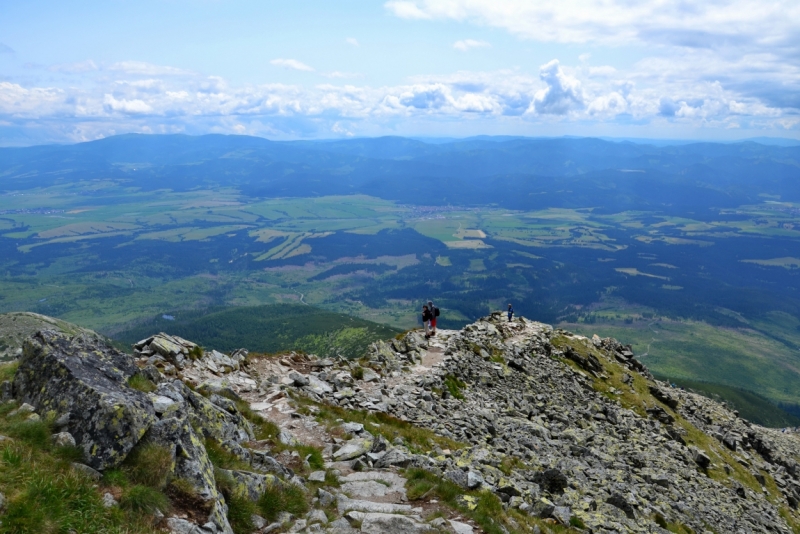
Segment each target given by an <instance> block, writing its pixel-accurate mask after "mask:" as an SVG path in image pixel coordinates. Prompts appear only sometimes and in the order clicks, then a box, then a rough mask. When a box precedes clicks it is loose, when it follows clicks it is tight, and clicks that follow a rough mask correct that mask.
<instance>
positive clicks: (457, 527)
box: [450, 519, 475, 534]
mask: <svg viewBox="0 0 800 534" xmlns="http://www.w3.org/2000/svg"><path fill="white" fill-rule="evenodd" d="M450 527H451V528H452V529H453V530H454V531H455V533H456V534H473V532H475V530H474V529H473V528H472V526H471V525H468V524H466V523H462V522H460V521H454V520H453V519H451V520H450Z"/></svg>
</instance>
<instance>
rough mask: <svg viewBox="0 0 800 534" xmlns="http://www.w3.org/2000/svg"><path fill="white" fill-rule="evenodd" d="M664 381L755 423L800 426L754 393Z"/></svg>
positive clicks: (681, 380) (799, 421)
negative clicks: (703, 396)
mask: <svg viewBox="0 0 800 534" xmlns="http://www.w3.org/2000/svg"><path fill="white" fill-rule="evenodd" d="M664 379H666V380H669V381H671V382H674V383H675V384H676V385H678V386H681V387H684V388H686V389H689V390H692V391H694V392H697V393H700V394H701V395H705V396H706V397H709V398H712V399H715V400H717V401H724V402H726V403H728V405H729V406H730V408H731V409H735V410H738V411H739V415H740V416H741V417H743V418H745V419H747V420H748V421H752V422H753V423H756V424H759V425H762V426H767V427H773V428H784V427H789V426H800V417H796V416H794V415H792V414H790V413H787V412H785V411H783V410H782V409H780V407H778V406H776V405H775V404H773V403H772V402H771V401H770V400H769V399H767V398H765V397H764V396H762V395H759V394H757V393H754V392H752V391H748V390H746V389H741V388H735V387H730V386H724V385H722V384H714V383H712V382H702V381H699V380H688V379H685V378H676V379H669V378H666V377H664Z"/></svg>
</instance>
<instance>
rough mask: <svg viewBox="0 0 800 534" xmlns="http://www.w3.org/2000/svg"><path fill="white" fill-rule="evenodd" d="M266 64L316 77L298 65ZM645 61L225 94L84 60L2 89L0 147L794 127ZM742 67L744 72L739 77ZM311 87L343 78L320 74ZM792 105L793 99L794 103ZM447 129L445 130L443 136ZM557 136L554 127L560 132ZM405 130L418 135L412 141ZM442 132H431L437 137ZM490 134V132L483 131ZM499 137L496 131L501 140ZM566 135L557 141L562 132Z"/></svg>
mask: <svg viewBox="0 0 800 534" xmlns="http://www.w3.org/2000/svg"><path fill="white" fill-rule="evenodd" d="M272 63H273V64H275V65H277V66H280V67H285V68H290V69H299V70H302V71H305V72H311V73H314V72H315V71H314V70H313V69H312V68H311V67H309V66H307V65H305V64H303V63H300V62H299V61H296V60H287V59H280V60H274V61H273V62H272ZM670 65H671V66H670V67H669V68H671V69H672V71H671V72H669V73H668V74H669V75H668V76H664V70H665V68H667V67H665V65H664V63H663V62H662V61H655V60H644V61H642V62H640V64H638V65H637V68H636V69H635V73H629V74H625V73H621V72H618V71H617V70H616V69H614V68H611V67H608V66H602V65H599V66H593V65H590V64H588V62H587V61H582V62H580V63H578V64H577V65H574V66H570V65H565V64H562V63H561V62H560V61H559V60H557V59H553V60H552V61H549V62H547V63H545V64H543V65H541V66H540V67H539V73H538V76H533V75H529V74H526V73H524V72H521V71H519V70H498V71H491V72H457V73H453V74H450V75H443V76H419V77H415V78H413V79H410V80H409V82H408V83H406V84H400V85H393V86H381V87H373V86H369V85H357V84H352V83H345V84H341V85H340V84H333V83H318V84H316V85H313V86H301V85H290V84H261V85H252V84H241V85H234V84H231V83H230V82H229V81H227V80H225V79H224V78H221V77H216V76H205V75H201V74H199V73H194V72H191V71H187V70H184V69H180V68H175V67H170V66H163V65H152V64H148V63H141V62H133V61H125V62H118V63H113V64H111V65H108V66H105V65H98V64H97V63H95V62H93V61H90V60H87V61H84V62H80V63H74V64H70V65H59V66H55V67H52V68H51V69H50V70H51V71H52V72H58V73H61V74H62V75H64V76H75V75H77V74H75V73H81V75H82V76H84V77H85V76H90V77H93V78H92V80H93V83H92V84H86V83H84V84H82V85H79V86H76V85H68V86H64V87H54V86H47V85H42V86H29V85H25V84H22V83H15V82H10V81H0V142H2V143H3V144H9V143H12V142H15V141H14V139H21V138H23V137H24V138H25V139H29V138H30V137H31V136H32V135H33V136H34V137H36V136H38V137H37V139H41V140H42V141H59V142H63V141H81V140H88V139H94V138H98V137H103V136H107V135H112V134H115V133H123V132H131V131H134V132H186V133H207V132H220V133H247V134H253V135H264V136H268V137H273V138H304V137H336V136H351V135H383V134H387V133H390V134H391V133H404V134H416V135H420V134H424V133H429V134H430V133H434V134H435V133H442V132H448V131H449V132H453V133H456V132H458V133H459V134H461V135H463V134H464V133H466V132H471V133H481V132H486V131H496V132H497V133H507V132H517V133H528V134H535V133H536V132H541V131H542V128H545V127H553V125H562V126H561V127H563V128H568V127H572V128H573V129H574V130H573V131H575V130H577V131H585V130H584V126H585V125H588V124H619V123H627V124H640V125H641V124H645V125H650V126H655V127H670V126H673V127H681V126H683V127H686V128H687V129H688V128H692V129H704V128H705V129H729V128H734V129H735V128H747V129H750V130H760V129H764V130H776V129H777V130H784V131H785V130H786V129H795V130H796V129H798V128H800V110H798V109H797V108H794V107H792V108H787V107H782V106H780V105H779V104H780V103H781V102H782V100H781V98H783V99H784V100H786V99H788V101H789V103H790V104H792V103H793V102H792V101H791V96H790V95H786V94H783V95H782V94H781V88H777V89H776V88H772V89H770V90H769V92H770V94H771V95H772V98H763V97H759V96H754V95H753V94H751V93H759V92H760V91H761V92H763V91H764V90H763V89H759V88H748V87H745V88H741V89H737V88H731V87H729V86H727V85H726V84H724V83H721V82H720V81H718V80H714V79H703V78H702V77H701V78H700V79H694V78H692V77H691V76H690V75H691V72H690V71H691V67H690V65H689V64H687V65H685V66H681V65H679V64H670ZM741 68H746V66H742V67H741ZM319 76H320V78H318V79H320V80H323V79H325V78H324V77H327V78H328V79H337V78H346V77H349V76H351V75H350V74H346V73H336V72H333V73H320V74H319ZM795 96H796V95H795ZM448 124H450V125H453V126H452V128H451V129H450V130H442V127H443V126H442V125H445V126H446V125H448ZM561 127H559V128H561ZM414 128H417V129H416V130H414ZM437 128H439V129H437ZM492 128H494V129H495V130H492ZM498 130H499V131H498ZM562 131H563V130H562Z"/></svg>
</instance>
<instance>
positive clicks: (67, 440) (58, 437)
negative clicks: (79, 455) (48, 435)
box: [52, 432, 75, 447]
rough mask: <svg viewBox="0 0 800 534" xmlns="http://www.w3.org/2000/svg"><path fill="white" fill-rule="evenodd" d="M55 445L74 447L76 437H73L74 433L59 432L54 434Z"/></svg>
mask: <svg viewBox="0 0 800 534" xmlns="http://www.w3.org/2000/svg"><path fill="white" fill-rule="evenodd" d="M52 439H53V445H55V446H56V447H74V446H75V438H74V437H72V434H70V433H69V432H59V433H58V434H53V436H52Z"/></svg>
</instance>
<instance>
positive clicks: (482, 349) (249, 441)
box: [4, 314, 800, 534]
mask: <svg viewBox="0 0 800 534" xmlns="http://www.w3.org/2000/svg"><path fill="white" fill-rule="evenodd" d="M134 354H135V357H130V356H127V355H125V354H122V353H120V352H118V351H116V350H114V349H112V348H111V347H109V346H107V345H104V344H103V343H102V341H101V340H97V339H87V338H86V337H82V336H81V335H78V336H75V337H70V336H66V335H64V334H59V333H56V332H47V331H45V332H40V333H38V334H36V335H35V336H33V337H32V338H30V339H29V340H28V341H27V342H26V345H25V351H24V354H23V357H22V359H21V361H20V368H19V371H18V373H17V376H16V378H15V380H14V383H13V387H11V385H10V384H6V385H5V386H4V391H6V392H7V394H8V395H11V396H13V397H15V399H16V401H17V402H18V403H19V404H21V406H19V407H18V408H17V411H18V413H19V414H29V415H28V417H39V416H42V417H52V418H54V419H57V420H58V422H59V424H58V425H57V426H58V428H59V430H60V433H58V434H56V435H54V437H53V439H54V440H59V442H60V443H66V444H69V443H70V439H74V441H75V442H76V444H77V445H78V446H79V447H81V449H82V450H83V452H84V456H85V458H84V461H85V464H86V465H82V464H76V468H77V469H82V470H86V473H87V474H90V475H92V476H94V475H97V476H99V475H100V473H98V471H99V472H102V471H103V470H106V469H108V468H110V467H113V466H116V465H119V464H120V462H122V461H123V460H124V459H125V457H126V455H128V454H129V453H130V452H131V451H132V450H135V448H136V447H140V446H144V445H147V444H156V445H159V446H162V447H164V448H166V449H167V450H168V451H169V453H170V456H171V459H172V465H173V467H172V471H171V474H170V476H171V477H174V478H178V479H181V480H183V481H185V483H188V484H190V485H191V487H192V488H193V493H194V494H195V495H197V496H198V498H199V499H200V500H201V501H202V503H204V504H203V506H202V508H203V513H202V514H200V515H199V516H198V517H167V518H164V520H163V521H164V522H163V526H165V527H167V528H170V529H171V530H172V531H173V532H193V533H210V532H224V533H229V532H232V529H231V526H230V523H229V519H228V517H227V515H228V512H229V510H228V503H227V502H226V499H225V495H226V494H225V493H224V491H223V490H221V489H220V487H223V486H224V487H225V488H227V489H226V490H225V491H228V492H231V491H233V492H235V493H236V494H237V495H244V496H246V497H247V498H248V499H250V500H252V501H255V500H258V499H259V498H260V497H261V495H262V494H264V492H266V491H270V489H272V490H277V491H288V489H290V488H292V487H297V488H301V490H302V491H305V492H308V500H309V501H310V503H311V505H312V508H311V510H310V511H309V512H308V513H305V514H304V515H302V516H298V517H294V516H291V515H290V514H285V513H284V514H281V515H280V516H279V518H278V519H277V520H275V521H274V522H272V523H270V522H267V521H265V520H264V519H263V518H261V517H259V516H254V517H253V521H252V523H253V525H254V526H255V528H256V529H257V530H258V531H259V532H272V531H277V530H279V529H283V530H284V531H290V532H330V533H352V532H358V531H360V532H431V531H438V532H458V533H461V532H464V533H468V532H475V531H477V530H478V527H477V525H476V523H475V521H474V520H473V518H471V517H470V516H469V513H467V512H464V511H465V510H466V511H468V510H471V509H476V507H478V506H479V503H478V500H479V496H480V495H491V496H493V497H492V498H493V499H495V501H496V502H498V503H500V504H499V505H498V506H499V507H500V508H498V510H500V509H502V510H503V514H504V515H503V517H502V518H501V517H499V516H498V517H496V518H494V523H492V524H493V525H494V526H493V528H495V527H496V528H497V529H498V530H499V531H501V532H502V531H506V532H512V531H514V532H517V531H518V532H536V531H537V529H538V531H540V532H541V531H546V529H547V528H548V526H547V525H562V526H563V527H566V528H570V526H571V528H576V529H582V530H584V531H586V532H596V533H601V532H602V533H612V532H620V533H621V532H642V533H644V532H648V533H663V534H666V533H668V532H670V531H684V532H688V531H693V532H717V533H722V532H726V533H728V532H730V533H743V534H744V533H751V532H773V533H774V532H786V533H789V532H792V531H793V530H792V529H793V528H797V526H796V525H798V524H800V514H798V510H797V507H798V505H800V435H798V433H797V432H796V431H795V430H793V429H784V430H775V429H768V428H763V427H759V426H757V425H754V424H751V423H749V422H748V421H745V420H743V419H741V418H740V417H739V416H738V414H737V413H736V412H734V411H731V410H730V409H728V408H727V407H726V406H725V405H722V404H719V403H717V402H715V401H713V400H710V399H708V398H705V397H702V396H700V395H696V394H694V393H691V392H687V391H683V390H679V389H675V388H672V387H670V386H669V385H668V384H665V383H661V382H658V381H656V380H655V379H654V378H653V376H652V375H651V374H650V373H649V372H648V371H647V369H646V367H645V366H644V365H643V364H642V363H641V362H639V361H638V360H637V358H636V357H635V356H634V354H633V352H632V351H631V348H630V347H629V346H624V345H622V344H620V343H619V342H617V341H616V340H613V339H610V338H606V339H601V338H599V337H597V336H595V337H593V338H592V339H589V338H585V337H582V336H576V335H572V334H570V333H569V332H565V331H561V330H554V329H553V328H552V327H550V326H548V325H544V324H541V323H536V322H533V321H528V320H526V319H524V318H519V319H515V320H514V321H512V322H508V321H507V320H506V319H505V316H504V315H502V314H494V315H492V316H489V317H486V318H484V319H481V320H479V321H477V322H476V323H474V324H471V325H468V326H467V327H465V328H464V329H463V330H461V331H447V330H440V331H439V332H438V333H437V336H436V337H434V338H432V339H429V340H427V339H425V338H424V337H423V336H421V335H420V334H419V333H416V332H412V333H409V334H407V335H405V336H404V337H402V338H401V339H395V340H391V341H387V342H378V343H376V344H374V345H373V346H372V347H371V349H370V351H369V353H368V354H367V355H365V357H364V358H363V359H362V360H360V361H359V362H354V361H348V360H343V359H342V360H331V359H317V358H315V357H313V356H307V355H301V354H294V353H291V354H286V355H282V356H278V357H261V358H248V357H247V353H246V351H243V350H240V351H236V352H234V353H232V354H221V353H218V352H216V351H204V350H202V349H201V348H200V347H198V346H196V345H195V344H194V343H192V342H190V341H187V340H183V339H181V338H178V337H175V336H169V335H167V334H158V335H156V336H153V337H151V338H148V339H146V340H143V341H142V342H140V343H138V344H136V345H135V350H134ZM143 379H147V380H148V381H149V383H151V387H150V388H148V389H150V391H148V392H146V393H145V392H142V391H139V390H136V389H134V388H133V387H131V384H132V383H133V382H135V381H137V380H138V381H141V380H143ZM301 398H304V399H305V400H303V401H302V409H301V403H300V400H302V399H301ZM22 403H26V404H22ZM243 403H246V405H245V404H243ZM247 405H249V410H246V411H250V412H255V413H258V414H260V415H261V416H263V417H264V418H265V419H267V420H270V421H273V422H274V424H275V425H277V426H278V431H277V434H276V436H275V441H274V442H273V443H270V444H268V443H265V442H264V441H263V440H262V441H258V440H256V439H255V435H254V431H253V426H252V425H251V423H250V422H249V421H248V419H247V417H245V415H246V413H245V412H244V411H243V410H244V409H245V408H246V407H247ZM325 406H335V407H338V408H341V409H343V410H345V411H344V412H337V413H354V412H347V410H359V411H360V412H359V413H363V412H372V413H381V414H386V415H387V416H392V418H390V419H391V420H392V421H398V420H399V421H403V422H405V423H404V424H412V425H415V426H417V427H420V428H423V429H426V432H428V434H426V435H428V436H440V437H441V439H445V441H446V443H449V444H451V445H452V447H449V446H448V448H444V447H440V446H439V445H437V444H436V443H433V442H430V441H429V442H428V444H427V445H420V443H419V442H418V443H416V444H415V445H413V446H412V444H411V443H409V442H406V441H405V440H404V439H402V438H400V437H393V436H392V435H389V434H386V436H388V439H387V437H385V434H384V433H383V432H382V431H381V428H380V427H381V425H378V424H373V423H371V422H367V420H366V419H363V416H362V419H361V421H362V423H356V422H347V420H342V419H339V422H336V423H333V425H334V426H333V427H331V426H330V424H331V422H330V420H328V422H327V423H324V424H323V423H321V422H320V420H318V419H317V418H316V417H315V414H319V413H321V412H322V410H324V409H325ZM338 408H337V409H338ZM382 417H384V416H382ZM372 421H374V419H373V420H372ZM382 421H388V419H383V420H382ZM398 424H399V423H398ZM326 425H328V426H326ZM371 425H372V426H371ZM73 436H74V438H73ZM436 439H437V440H439V439H440V438H438V437H437V438H436ZM447 440H449V441H447ZM212 443H213V444H214V447H216V448H218V449H219V450H222V451H225V454H228V455H232V457H234V458H236V461H237V467H235V468H226V469H222V468H219V467H217V468H215V467H214V465H213V463H212V461H211V457H210V456H209V449H208V448H207V447H208V446H209V444H212ZM301 445H313V446H314V447H317V448H318V449H320V450H321V451H322V455H323V459H324V460H325V461H326V462H325V469H324V470H323V469H319V468H318V470H316V471H313V470H312V469H310V464H309V458H310V456H302V455H300V454H298V452H297V451H298V450H302V449H300V447H301ZM273 449H274V450H276V451H279V450H282V451H283V452H280V454H273ZM284 449H286V450H284ZM292 451H293V452H292ZM244 467H246V468H244ZM406 468H415V469H417V470H422V471H423V472H426V473H428V474H429V475H430V476H432V477H434V478H435V479H436V480H442V481H447V482H448V483H452V485H453V487H457V488H461V490H460V491H463V495H460V494H459V495H460V496H459V497H458V501H457V502H458V503H459V504H458V506H459V507H460V508H458V509H452V508H450V509H448V508H446V507H443V505H442V503H439V502H437V501H436V500H432V499H430V498H426V495H427V494H425V495H423V496H422V497H421V499H420V500H419V501H412V502H408V501H409V498H408V496H407V494H406V483H407V480H406V478H405V477H406V476H407V475H406V474H404V473H406V472H405V471H403V469H406ZM298 470H299V471H298ZM298 472H300V473H301V474H302V473H305V475H304V476H305V477H307V478H303V477H302V476H298V474H297V473H298ZM417 472H419V471H417ZM221 482H223V484H222V486H221ZM312 484H313V485H312ZM112 500H113V496H112ZM422 505H424V508H423V506H422ZM459 510H460V511H459ZM512 512H513V514H512ZM464 514H466V515H464ZM514 514H516V515H514ZM439 516H443V517H439ZM514 518H516V519H514ZM524 518H531V522H527V521H526V520H524ZM543 529H544V530H543ZM669 529H671V530H669Z"/></svg>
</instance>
